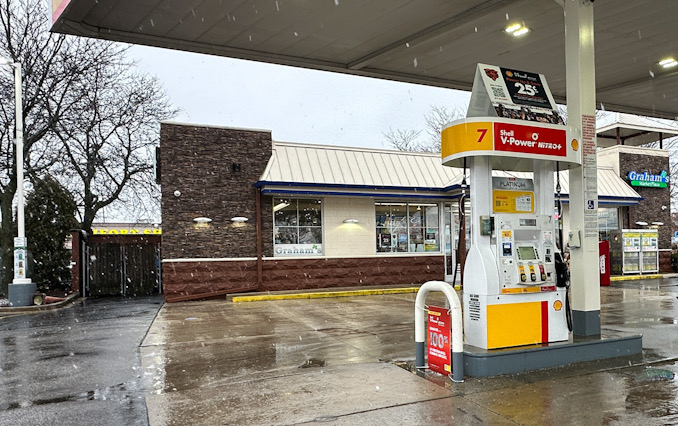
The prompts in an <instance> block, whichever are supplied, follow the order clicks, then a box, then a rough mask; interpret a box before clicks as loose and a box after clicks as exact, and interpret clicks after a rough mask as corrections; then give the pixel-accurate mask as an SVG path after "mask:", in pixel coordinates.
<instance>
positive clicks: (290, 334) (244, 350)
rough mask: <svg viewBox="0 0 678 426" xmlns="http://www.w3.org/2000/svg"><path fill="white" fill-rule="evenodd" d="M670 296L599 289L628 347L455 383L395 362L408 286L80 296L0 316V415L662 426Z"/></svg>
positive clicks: (670, 360)
mask: <svg viewBox="0 0 678 426" xmlns="http://www.w3.org/2000/svg"><path fill="white" fill-rule="evenodd" d="M677 296H678V278H670V279H666V278H665V279H655V280H638V281H627V282H616V283H614V284H613V287H610V288H602V289H601V303H602V314H601V319H602V325H603V328H604V329H607V330H616V331H624V332H629V333H641V334H643V356H642V357H636V358H634V359H614V360H608V361H600V362H591V363H585V364H580V365H573V366H566V367H560V368H555V369H549V370H542V371H537V372H532V373H523V374H515V375H506V376H501V377H493V378H482V379H475V378H467V379H466V381H465V382H464V383H451V381H450V380H449V379H447V378H443V377H441V376H437V375H435V374H426V377H420V375H417V374H413V373H412V372H410V371H409V370H408V369H406V368H401V367H400V366H404V367H407V366H408V365H409V364H411V361H412V360H413V359H414V330H413V328H414V318H413V310H414V299H415V294H413V293H412V294H400V295H381V296H362V297H343V298H333V299H303V300H283V301H267V302H248V303H233V302H230V301H224V300H212V301H202V302H184V303H176V304H165V305H163V306H162V308H160V303H161V300H160V299H141V300H123V299H117V300H116V299H104V300H88V301H87V302H86V303H84V304H82V303H80V304H76V305H75V306H71V307H68V308H63V309H60V310H58V311H54V312H43V313H37V314H31V315H22V316H20V317H12V318H3V319H0V336H1V339H2V347H1V348H0V357H1V358H0V367H1V368H2V371H0V374H2V377H1V379H0V385H1V386H2V389H3V391H2V393H0V424H3V425H4V424H68V425H71V424H77V425H79V424H83V425H84V424H116V425H127V424H151V425H203V424H204V425H225V424H232V425H241V424H243V425H245V424H253V425H260V424H262V425H268V424H305V423H328V424H333V425H368V424H369V425H373V424H471V425H473V424H478V425H480V424H492V425H494V424H500V425H501V424H511V425H515V424H527V425H531V424H535V425H536V424H567V425H569V424H575V425H599V424H600V425H603V424H605V425H638V424H643V425H654V424H657V425H664V424H678V380H677V379H676V373H678V364H677V360H678V327H676V323H677V322H678V321H677V320H678V299H677ZM436 302H438V303H442V300H441V299H437V298H436V296H435V295H433V294H432V295H431V296H430V297H429V303H431V304H436ZM159 308H160V309H159ZM158 309H159V310H158ZM156 313H157V316H156ZM149 326H150V328H149Z"/></svg>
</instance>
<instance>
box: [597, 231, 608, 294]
mask: <svg viewBox="0 0 678 426" xmlns="http://www.w3.org/2000/svg"><path fill="white" fill-rule="evenodd" d="M598 256H599V257H598V270H599V271H600V285H605V286H607V285H610V242H609V241H600V242H599V243H598Z"/></svg>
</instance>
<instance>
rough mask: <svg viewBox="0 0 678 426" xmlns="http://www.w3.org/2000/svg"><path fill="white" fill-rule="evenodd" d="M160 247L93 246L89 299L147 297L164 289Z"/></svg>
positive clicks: (130, 245) (90, 249) (108, 243)
mask: <svg viewBox="0 0 678 426" xmlns="http://www.w3.org/2000/svg"><path fill="white" fill-rule="evenodd" d="M159 259H160V253H159V247H157V245H155V244H153V243H150V242H147V243H135V244H125V245H122V244H118V243H112V242H101V243H95V244H91V245H90V246H89V280H88V283H87V284H88V285H87V287H88V290H87V295H88V296H147V295H149V294H152V293H154V292H157V291H159V290H160V271H159V267H160V266H159V265H160V262H159Z"/></svg>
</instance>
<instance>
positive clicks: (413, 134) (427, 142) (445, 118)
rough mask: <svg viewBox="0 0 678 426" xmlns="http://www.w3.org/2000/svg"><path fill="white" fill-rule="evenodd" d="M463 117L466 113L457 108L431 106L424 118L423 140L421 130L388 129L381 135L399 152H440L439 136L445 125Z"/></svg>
mask: <svg viewBox="0 0 678 426" xmlns="http://www.w3.org/2000/svg"><path fill="white" fill-rule="evenodd" d="M465 116H466V111H465V110H463V109H462V108H459V107H455V108H448V107H446V106H440V105H436V106H431V109H430V111H429V112H428V113H427V114H426V116H425V120H426V128H425V131H426V137H425V138H420V136H421V135H422V130H398V129H396V130H394V129H389V130H388V132H384V133H383V135H384V138H385V139H386V142H387V143H388V145H389V146H391V147H393V148H395V149H397V150H400V151H413V152H440V135H441V133H442V131H443V128H444V127H445V125H446V124H447V123H449V122H451V121H454V120H459V119H461V118H464V117H465Z"/></svg>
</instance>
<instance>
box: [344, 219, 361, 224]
mask: <svg viewBox="0 0 678 426" xmlns="http://www.w3.org/2000/svg"><path fill="white" fill-rule="evenodd" d="M358 222H360V221H359V220H358V219H344V223H358Z"/></svg>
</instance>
